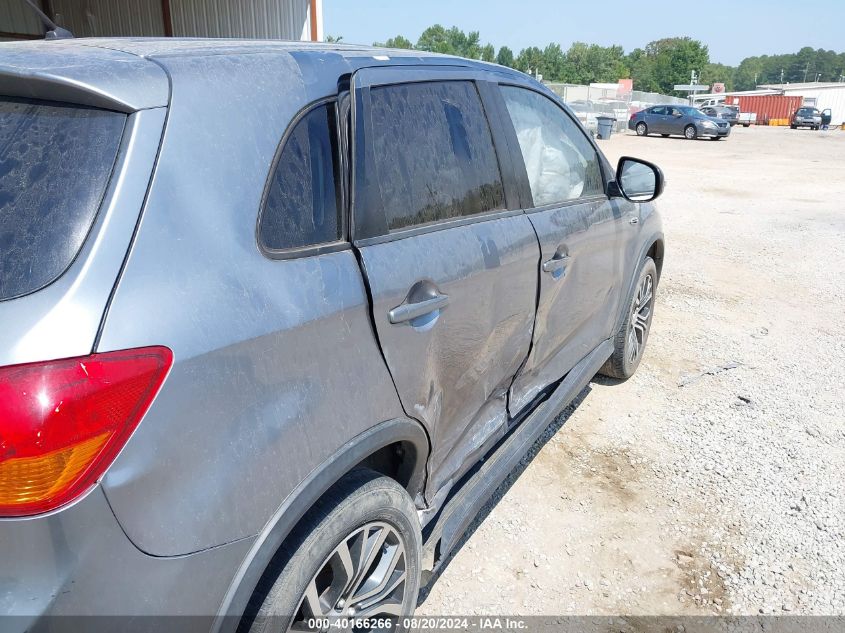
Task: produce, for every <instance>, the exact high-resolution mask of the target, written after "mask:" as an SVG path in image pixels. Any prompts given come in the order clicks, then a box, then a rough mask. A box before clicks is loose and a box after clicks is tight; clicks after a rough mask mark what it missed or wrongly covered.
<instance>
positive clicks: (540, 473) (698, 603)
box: [418, 127, 845, 615]
mask: <svg viewBox="0 0 845 633" xmlns="http://www.w3.org/2000/svg"><path fill="white" fill-rule="evenodd" d="M600 143H601V145H602V147H603V149H604V150H605V152H606V153H607V155H608V157H609V158H610V159H611V161H613V162H615V160H616V158H618V157H619V156H621V155H634V156H640V157H643V158H646V159H649V160H653V161H654V162H656V163H658V164H659V165H661V166H662V168H663V170H664V172H665V174H666V177H667V182H668V185H667V189H666V192H665V193H664V195H663V197H662V198H660V200H659V201H658V204H659V207H660V209H661V212H662V214H663V219H664V226H665V232H666V257H665V265H664V270H663V278H662V280H661V284H660V287H659V288H658V293H657V307H656V313H655V317H654V323H653V326H652V327H653V329H652V333H651V338H650V340H649V345H648V349H647V351H646V355H645V359H644V361H643V364H642V365H641V367H640V369H639V372H638V373H637V375H636V376H634V378H632V379H631V380H629V381H627V382H625V383H622V384H614V383H613V382H611V381H609V380H603V379H600V378H597V379H596V380H594V381H593V382H592V383H591V385H590V387H589V388H588V390H587V391H586V392H585V393H584V394H582V400H581V402H580V404H579V406H577V408H575V409H574V411H573V408H570V409H568V410H567V411H566V412H564V414H562V416H561V417H560V418H559V419H558V421H557V423H556V424H555V425H553V426H552V427H550V429H549V430H548V431H547V433H546V435H545V437H544V438H543V439H542V440H541V441H540V442H538V444H537V446H535V449H534V450H533V451H532V454H531V455H530V456H529V457H528V458H526V459H525V460H524V461H523V464H522V466H521V467H520V469H518V471H517V472H515V473H513V474H512V475H511V477H510V478H509V480H508V482H507V483H506V484H505V485H504V486H503V487H502V488H501V489H500V490H499V492H498V493H497V495H496V496H495V497H494V499H493V500H492V501H491V503H490V504H489V506H488V508H487V509H486V510H485V512H483V513H482V515H481V516H479V517H478V519H477V521H476V524H475V526H474V528H473V529H472V530H471V532H470V534H469V536H468V538H467V539H466V542H465V544H464V545H463V547H462V548H461V549H460V550H459V551H458V553H457V554H456V555H455V556H454V557H453V558H452V560H451V561H450V562H449V564H448V565H447V566H446V568H445V570H444V571H443V573H442V574H441V575H440V576H439V577H438V578H437V579H436V580H435V582H434V583H433V585H432V586H431V591H430V593H429V594H428V595H427V597H425V599H424V601H423V602H422V604H421V605H420V607H419V609H418V614H420V615H426V614H429V615H434V614H437V615H445V614H507V613H510V614H520V615H528V614H547V615H548V614H582V615H617V614H630V615H695V614H712V613H722V614H758V613H766V614H769V613H775V614H785V613H788V614H838V615H842V614H845V547H843V542H845V541H843V539H845V497H843V495H844V494H845V485H843V484H845V474H843V471H845V403H843V401H844V400H845V395H844V394H845V387H844V385H845V337H843V328H845V131H840V130H835V131H829V132H813V131H809V130H795V131H793V130H789V129H788V128H753V127H752V128H749V129H743V128H735V129H734V131H733V134H732V135H731V138H729V139H728V140H726V141H720V142H711V141H694V142H690V141H686V140H683V139H672V138H669V139H664V138H660V137H656V138H652V137H649V138H638V137H635V136H633V135H630V134H625V135H616V136H614V137H612V138H611V139H609V140H607V141H600ZM424 595H425V594H424Z"/></svg>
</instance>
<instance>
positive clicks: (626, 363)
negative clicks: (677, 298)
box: [599, 257, 657, 380]
mask: <svg viewBox="0 0 845 633" xmlns="http://www.w3.org/2000/svg"><path fill="white" fill-rule="evenodd" d="M647 277H651V295H650V297H649V300H648V303H647V307H648V315H647V317H646V318H645V330H644V332H643V335H642V337H641V338H640V337H639V336H637V332H634V333H633V335H634V336H635V337H637V342H638V345H637V349H638V353H637V354H636V357H633V356H632V352H633V351H634V350H633V345H632V342H631V334H632V330H633V329H634V328H633V326H632V321H633V320H634V314H635V312H640V309H639V308H640V307H639V306H638V298H639V297H640V296H641V294H640V289H641V288H642V286H643V283H644V282H645V280H646V278H647ZM656 292H657V266H655V265H654V260H653V259H651V257H646V258H645V259H644V260H643V263H642V264H641V265H640V270H639V273H638V274H637V282H636V285H635V286H634V293H633V296H632V297H631V300H630V302H629V303H628V305H627V306H625V310H626V312H625V319H624V320H623V321H622V325H621V326H620V328H619V331H618V332H617V333H616V335H615V336H614V337H613V354H611V355H610V358H608V359H607V362H605V364H604V366H603V367H602V368H601V369H600V370H599V373H600V374H603V375H605V376H608V377H610V378H617V379H619V380H627V379H628V378H630V377H631V376H633V375H634V372H635V371H637V367H639V366H640V361H641V360H642V357H643V352H644V351H645V347H646V343H647V342H648V334H649V332H650V331H651V320H652V317H653V316H654V300H655V297H656ZM642 307H646V306H645V305H644V306H642ZM640 316H642V312H640Z"/></svg>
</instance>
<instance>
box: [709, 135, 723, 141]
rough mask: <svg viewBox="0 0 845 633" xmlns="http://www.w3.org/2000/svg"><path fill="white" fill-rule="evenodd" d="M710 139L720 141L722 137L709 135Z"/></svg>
mask: <svg viewBox="0 0 845 633" xmlns="http://www.w3.org/2000/svg"><path fill="white" fill-rule="evenodd" d="M710 140H711V141H721V140H722V137H721V136H711V137H710Z"/></svg>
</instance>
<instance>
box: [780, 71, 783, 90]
mask: <svg viewBox="0 0 845 633" xmlns="http://www.w3.org/2000/svg"><path fill="white" fill-rule="evenodd" d="M780 85H781V86H782V85H783V68H781V69H780Z"/></svg>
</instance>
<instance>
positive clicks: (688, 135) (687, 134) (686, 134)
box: [684, 125, 698, 141]
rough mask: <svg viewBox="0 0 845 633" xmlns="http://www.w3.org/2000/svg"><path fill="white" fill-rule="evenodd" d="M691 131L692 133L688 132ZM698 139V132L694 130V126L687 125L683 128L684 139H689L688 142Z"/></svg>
mask: <svg viewBox="0 0 845 633" xmlns="http://www.w3.org/2000/svg"><path fill="white" fill-rule="evenodd" d="M690 130H692V131H690ZM697 137H698V130H696V129H695V126H694V125H688V126H686V127H685V128H684V138H687V139H689V140H690V141H694V140H695V139H696V138H697Z"/></svg>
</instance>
